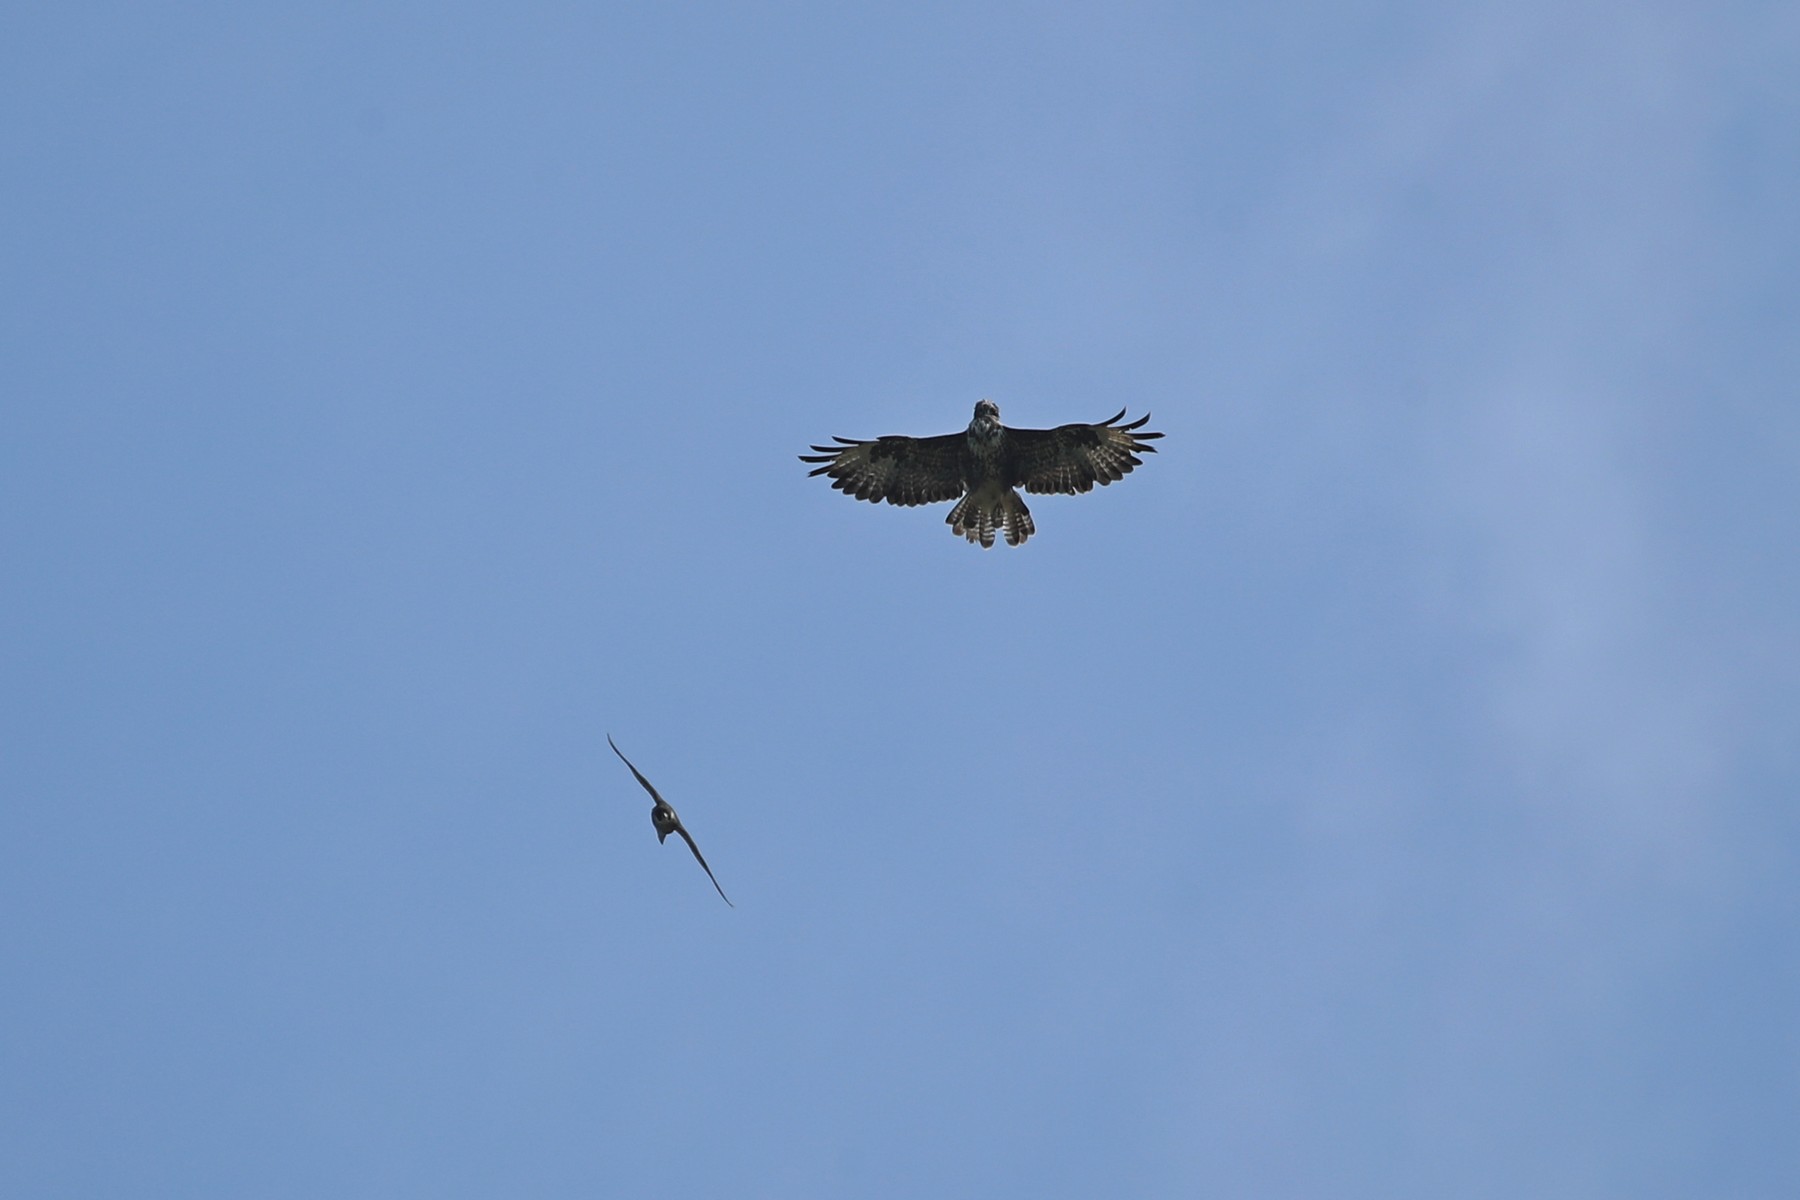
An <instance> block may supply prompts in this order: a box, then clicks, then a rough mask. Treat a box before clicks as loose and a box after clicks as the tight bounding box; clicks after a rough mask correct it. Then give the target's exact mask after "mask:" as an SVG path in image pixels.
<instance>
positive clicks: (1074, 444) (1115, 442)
mask: <svg viewBox="0 0 1800 1200" xmlns="http://www.w3.org/2000/svg"><path fill="white" fill-rule="evenodd" d="M1124 419H1125V410H1124V409H1122V408H1121V409H1120V410H1119V411H1118V412H1117V413H1116V414H1114V415H1113V416H1111V417H1108V418H1107V419H1106V420H1104V421H1096V422H1095V423H1093V424H1091V425H1083V424H1075V425H1058V426H1057V427H1056V428H1055V429H1009V430H1007V431H1006V444H1007V447H1008V449H1009V450H1010V451H1011V457H1012V463H1011V468H1010V471H1009V473H1008V474H1009V477H1008V479H1007V481H1006V482H1008V483H1010V484H1012V485H1014V486H1016V487H1023V488H1024V489H1025V490H1026V491H1028V492H1031V493H1032V494H1034V495H1039V494H1042V493H1044V492H1060V493H1062V494H1063V495H1065V496H1075V495H1079V494H1080V493H1082V492H1089V491H1092V490H1093V488H1094V485H1095V484H1096V483H1098V484H1100V485H1101V486H1102V487H1104V486H1105V485H1106V484H1109V483H1111V482H1112V481H1113V480H1115V479H1123V478H1124V477H1125V476H1126V475H1128V474H1130V473H1131V469H1132V468H1133V467H1141V466H1143V465H1144V460H1143V459H1141V458H1139V457H1138V455H1140V454H1154V453H1156V447H1155V446H1152V445H1151V444H1150V443H1151V442H1152V441H1154V440H1155V439H1157V438H1159V437H1161V436H1162V434H1160V433H1141V432H1139V431H1140V430H1142V429H1143V427H1144V422H1146V421H1148V420H1149V419H1150V414H1148V413H1145V414H1144V415H1143V416H1141V417H1139V418H1138V419H1137V420H1135V421H1129V422H1126V423H1125V424H1123V425H1121V424H1119V422H1120V421H1123V420H1124Z"/></svg>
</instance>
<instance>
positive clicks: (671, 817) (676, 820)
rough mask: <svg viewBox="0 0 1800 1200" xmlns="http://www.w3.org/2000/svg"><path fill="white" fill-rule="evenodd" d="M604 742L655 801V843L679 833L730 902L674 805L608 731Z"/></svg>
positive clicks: (652, 820)
mask: <svg viewBox="0 0 1800 1200" xmlns="http://www.w3.org/2000/svg"><path fill="white" fill-rule="evenodd" d="M606 744H607V745H609V746H611V747H612V750H613V753H614V754H617V755H618V756H619V761H620V762H622V763H624V764H625V765H626V766H627V767H630V768H631V773H632V774H633V775H636V776H637V781H638V782H639V783H641V784H643V785H644V790H645V791H646V792H649V793H650V798H651V799H652V800H654V801H656V803H655V804H653V805H651V806H650V823H651V824H652V825H654V826H656V843H657V845H659V846H660V845H661V844H662V842H663V839H665V838H667V837H668V836H669V835H670V834H671V833H679V834H680V835H681V840H682V841H684V842H686V843H687V844H688V849H689V850H692V851H693V852H694V858H695V860H696V861H697V862H699V864H700V869H701V870H702V871H705V872H706V877H707V878H708V879H711V880H712V885H713V890H715V891H716V892H718V893H719V899H721V900H723V901H725V903H727V904H731V897H730V896H727V895H726V894H725V889H724V888H722V887H720V886H719V881H718V879H717V877H715V876H714V875H713V873H712V868H711V867H709V866H707V865H706V857H705V856H704V855H703V854H701V853H700V847H698V846H696V845H694V839H693V837H692V836H691V835H690V834H689V833H688V831H687V830H686V829H685V828H683V827H682V824H681V818H680V817H678V816H676V815H675V806H674V805H673V804H670V803H669V802H668V801H667V800H664V799H663V798H662V796H661V795H659V794H658V793H657V790H656V789H655V788H654V787H652V786H651V785H650V781H649V780H648V779H645V778H644V773H643V772H642V771H640V770H638V769H637V768H636V767H633V766H631V760H630V759H629V758H626V757H625V752H624V751H623V750H620V749H619V747H618V745H617V743H615V742H614V741H613V740H612V734H610V733H609V734H607V735H606ZM731 907H733V908H736V907H737V905H735V904H731Z"/></svg>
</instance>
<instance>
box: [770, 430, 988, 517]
mask: <svg viewBox="0 0 1800 1200" xmlns="http://www.w3.org/2000/svg"><path fill="white" fill-rule="evenodd" d="M831 440H832V441H834V442H837V443H838V444H837V445H835V446H814V447H813V449H814V450H816V451H818V453H817V454H802V455H801V456H800V461H801V462H809V463H823V464H825V465H824V466H821V467H816V468H814V469H813V470H811V471H809V472H807V474H808V475H829V476H831V486H832V487H834V488H837V489H838V490H839V491H841V492H845V493H848V494H849V495H852V496H855V497H856V498H857V499H858V500H867V501H869V502H870V503H877V502H879V501H882V500H886V501H887V502H888V503H889V504H900V505H914V504H932V503H935V502H937V501H939V500H954V499H956V498H957V497H958V496H960V495H962V494H963V455H964V454H965V453H966V452H967V448H968V438H967V436H966V435H964V434H960V433H946V434H943V435H941V436H939V437H925V438H914V437H884V438H876V439H875V440H874V441H859V440H856V439H854V438H841V437H834V438H832V439H831Z"/></svg>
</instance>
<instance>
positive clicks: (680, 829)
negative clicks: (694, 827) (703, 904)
mask: <svg viewBox="0 0 1800 1200" xmlns="http://www.w3.org/2000/svg"><path fill="white" fill-rule="evenodd" d="M675 832H676V833H679V834H680V835H681V840H682V841H684V842H686V843H687V844H688V849H689V850H692V851H693V852H694V857H695V858H696V859H697V860H699V863H700V869H701V870H702V871H705V872H706V877H707V878H708V879H710V880H712V885H713V890H714V891H715V892H717V893H719V899H721V900H723V901H724V902H725V903H727V904H731V897H730V896H727V895H726V894H725V889H724V888H722V887H720V886H719V880H718V877H717V876H715V875H714V874H713V873H712V868H711V867H709V866H707V865H706V856H705V855H704V854H702V853H700V847H698V846H696V845H694V839H693V836H692V835H690V834H689V833H688V831H687V827H686V826H684V825H683V824H682V823H681V822H680V821H677V822H675ZM731 907H733V908H736V907H737V905H735V904H731Z"/></svg>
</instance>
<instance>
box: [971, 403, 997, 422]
mask: <svg viewBox="0 0 1800 1200" xmlns="http://www.w3.org/2000/svg"><path fill="white" fill-rule="evenodd" d="M975 419H976V420H977V421H981V420H988V421H992V422H993V423H994V424H996V425H998V424H999V423H1000V406H999V405H998V404H995V403H994V402H993V401H992V400H977V401H976V402H975Z"/></svg>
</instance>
